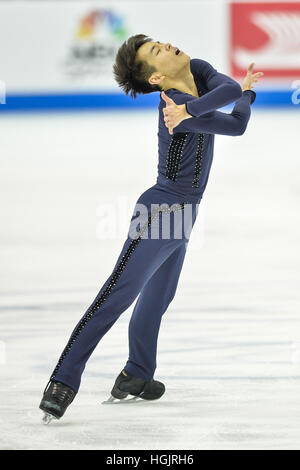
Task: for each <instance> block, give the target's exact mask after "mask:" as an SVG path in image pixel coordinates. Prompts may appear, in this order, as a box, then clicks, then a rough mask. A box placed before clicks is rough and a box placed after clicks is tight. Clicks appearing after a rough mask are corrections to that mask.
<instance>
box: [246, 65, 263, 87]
mask: <svg viewBox="0 0 300 470" xmlns="http://www.w3.org/2000/svg"><path fill="white" fill-rule="evenodd" d="M254 65H255V63H254V62H252V63H251V64H250V65H249V67H248V69H247V74H246V77H245V78H244V80H243V83H242V91H245V90H251V89H252V88H253V85H254V83H256V82H258V79H259V78H260V77H262V76H263V74H264V73H263V72H256V73H252V72H253V68H254Z"/></svg>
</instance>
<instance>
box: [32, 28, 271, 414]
mask: <svg viewBox="0 0 300 470" xmlns="http://www.w3.org/2000/svg"><path fill="white" fill-rule="evenodd" d="M253 66H254V64H251V65H250V66H249V68H248V71H247V75H246V78H245V79H244V81H243V83H242V88H241V86H240V85H239V84H238V83H237V82H235V81H234V80H232V79H231V78H230V77H228V76H226V75H223V74H221V73H218V72H217V71H216V70H215V69H214V68H213V67H212V66H211V65H210V64H209V63H208V62H206V61H204V60H201V59H197V58H195V59H190V57H189V56H188V55H187V54H185V53H184V52H182V51H179V49H177V47H174V46H172V45H171V44H169V43H160V42H159V41H156V42H153V41H152V40H151V39H150V38H149V37H147V36H146V35H144V34H138V35H135V36H132V37H130V38H129V39H128V40H127V41H125V42H124V43H123V44H122V46H121V47H120V48H119V50H118V53H117V55H116V62H115V64H114V69H113V70H114V75H115V79H116V81H117V83H118V84H119V86H120V87H121V88H122V89H123V91H124V92H125V93H126V95H128V93H130V94H131V96H132V97H133V98H136V94H137V93H141V94H147V93H152V92H155V91H159V92H161V99H160V103H159V106H158V109H159V129H158V138H159V140H158V145H159V148H158V151H159V164H158V176H157V180H156V184H154V185H153V186H151V187H150V188H148V189H147V190H146V191H145V192H144V193H142V194H141V195H140V197H139V198H138V200H137V202H136V206H135V210H134V211H133V215H132V218H131V226H132V224H136V222H137V221H138V220H140V219H138V218H137V217H136V211H137V210H138V211H140V212H141V207H142V208H145V211H144V216H145V217H144V221H143V223H141V222H140V223H139V227H140V228H139V230H138V231H135V233H134V235H133V234H132V232H133V230H132V228H130V230H129V232H128V236H127V239H126V240H125V243H124V245H123V248H122V250H121V253H120V255H119V257H118V259H117V262H116V264H115V266H114V268H113V271H112V273H111V275H110V276H109V277H108V279H107V280H106V282H105V283H104V284H103V286H102V288H101V289H100V291H99V293H98V294H97V296H96V298H95V299H94V301H93V303H92V304H91V305H90V307H89V308H88V309H87V311H86V313H85V314H84V316H83V317H82V318H81V320H80V321H79V322H78V324H77V325H76V327H75V328H74V330H73V332H72V334H71V336H70V339H69V341H68V343H67V345H66V347H65V349H64V350H63V352H62V354H61V356H60V358H59V360H58V363H57V365H56V367H55V369H54V371H53V373H52V374H51V376H50V380H49V382H48V384H47V386H46V388H45V391H44V395H43V398H42V401H41V403H40V408H41V409H42V410H43V411H44V412H45V416H44V422H45V423H48V422H49V421H50V420H51V419H52V418H53V417H55V418H57V419H59V418H61V417H62V416H63V414H64V412H65V410H66V408H67V407H68V406H69V405H70V403H71V402H72V401H73V399H74V397H75V395H76V394H77V392H78V389H79V386H80V382H81V375H82V373H83V371H84V368H85V365H86V362H87V360H88V359H89V357H90V355H91V354H92V352H93V350H94V349H95V347H96V346H97V344H98V343H99V341H100V339H101V338H102V337H103V335H104V334H105V333H107V331H108V330H109V329H110V328H111V327H112V325H113V324H114V323H115V322H116V321H117V319H118V318H119V316H120V315H121V314H122V313H123V312H124V311H125V310H126V309H127V308H128V307H129V306H130V305H131V304H132V303H133V302H134V300H135V299H136V297H137V296H138V295H139V297H138V300H137V302H136V304H135V307H134V310H133V313H132V316H131V319H130V323H129V357H128V360H127V362H126V364H125V366H124V368H123V370H122V371H121V372H120V374H119V375H118V377H117V378H116V381H115V384H114V386H113V388H112V391H111V395H112V396H111V398H110V400H112V401H113V400H115V399H119V400H124V399H125V398H126V397H127V396H128V395H132V396H134V397H135V398H136V397H139V398H142V399H145V400H155V399H158V398H160V397H161V396H162V395H163V393H164V392H165V386H164V384H163V383H162V382H159V381H157V380H154V379H153V376H154V371H155V369H156V351H157V338H158V333H159V328H160V323H161V317H162V315H163V314H164V312H165V311H166V310H167V308H168V305H169V304H170V302H171V301H172V299H173V298H174V295H175V292H176V288H177V284H178V280H179V276H180V272H181V269H182V266H183V262H184V258H185V254H186V248H187V245H188V240H189V235H190V232H191V230H192V227H193V225H194V223H195V220H196V216H197V210H198V205H199V203H200V200H201V198H202V195H203V192H204V190H205V187H206V184H207V180H208V176H209V172H210V167H211V164H212V159H213V146H214V134H223V135H231V136H238V135H242V134H243V133H244V132H245V129H246V127H247V123H248V120H249V118H250V104H251V103H253V101H254V100H255V97H256V94H255V92H254V91H252V90H251V88H252V87H253V84H254V83H255V82H257V80H258V78H259V77H260V76H261V75H262V73H261V72H258V73H256V74H253V73H252V70H253ZM234 101H236V103H235V106H234V108H233V111H232V112H231V113H230V114H226V113H222V112H220V111H216V110H217V109H218V108H221V107H222V106H225V105H227V104H229V103H232V102H234ZM153 205H155V209H153ZM157 207H158V208H157ZM137 208H138V209H137ZM178 215H179V216H180V217H179V218H178ZM186 215H189V216H190V220H189V224H190V225H189V230H188V233H186V231H185V230H184V232H185V233H184V235H183V236H182V229H183V228H184V227H183V225H184V224H183V221H184V220H186V217H185V216H186ZM166 216H168V217H169V221H170V224H171V226H172V227H171V230H170V232H169V234H168V237H165V236H163V237H162V235H161V224H162V222H163V220H165V217H166ZM149 229H150V230H149ZM153 229H155V230H156V234H158V236H153V235H152V234H153ZM179 232H180V233H181V237H179V236H178V233H179ZM135 398H133V399H135ZM125 401H127V400H125Z"/></svg>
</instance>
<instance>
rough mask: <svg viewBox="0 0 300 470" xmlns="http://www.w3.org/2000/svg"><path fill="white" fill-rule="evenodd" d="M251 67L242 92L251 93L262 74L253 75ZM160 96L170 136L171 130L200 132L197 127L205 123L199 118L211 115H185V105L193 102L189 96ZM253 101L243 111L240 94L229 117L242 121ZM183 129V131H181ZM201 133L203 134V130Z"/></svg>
mask: <svg viewBox="0 0 300 470" xmlns="http://www.w3.org/2000/svg"><path fill="white" fill-rule="evenodd" d="M253 67H254V63H251V64H250V65H249V67H248V69H247V74H246V77H245V78H244V80H243V83H242V92H245V91H249V92H251V91H252V90H251V89H252V87H253V85H254V83H256V82H257V81H258V79H259V77H261V76H262V75H263V72H257V73H253ZM253 94H254V92H253ZM253 94H252V93H249V95H250V96H253ZM161 96H162V98H163V100H164V101H165V103H166V106H165V107H164V108H162V111H163V115H164V121H165V126H166V127H167V128H168V130H169V133H170V134H173V129H176V132H186V130H190V131H194V132H201V129H200V127H198V126H199V125H200V124H201V125H202V124H204V122H205V121H202V119H201V118H205V119H208V117H211V116H212V115H213V113H212V112H211V113H205V114H204V115H201V116H198V117H192V116H191V115H190V114H189V113H187V111H186V103H187V102H190V100H193V98H192V97H191V95H189V94H187V93H175V94H174V95H173V99H172V98H170V97H169V96H167V95H166V94H165V93H164V92H162V93H161ZM245 96H247V93H245ZM249 99H250V98H249V97H248V100H249ZM240 100H241V101H240ZM253 101H254V98H253ZM253 101H252V100H250V103H249V102H248V108H249V109H248V111H247V106H246V108H245V109H244V106H243V105H247V98H246V99H245V98H244V93H242V96H241V97H240V98H239V100H238V101H237V105H238V107H237V108H236V106H235V107H234V110H233V112H232V113H231V116H232V115H233V117H238V116H239V115H242V116H243V119H244V118H245V113H246V114H247V112H249V113H250V106H249V104H251V102H253ZM241 106H242V107H241ZM214 113H216V114H215V116H221V115H223V113H221V115H219V114H218V113H217V112H216V111H214ZM249 117H250V114H249ZM249 117H248V119H249ZM188 121H190V123H188ZM247 122H248V121H247ZM183 129H185V130H184V131H183ZM218 129H219V128H218ZM202 131H203V132H205V130H204V129H203V130H202ZM207 132H208V131H207ZM210 132H211V133H212V132H213V131H210ZM215 133H220V131H218V132H217V131H216V132H215ZM232 135H233V134H232Z"/></svg>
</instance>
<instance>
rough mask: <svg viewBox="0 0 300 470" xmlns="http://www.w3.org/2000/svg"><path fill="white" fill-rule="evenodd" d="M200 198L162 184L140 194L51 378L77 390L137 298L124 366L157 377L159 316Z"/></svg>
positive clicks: (176, 277)
mask: <svg viewBox="0 0 300 470" xmlns="http://www.w3.org/2000/svg"><path fill="white" fill-rule="evenodd" d="M199 200H200V199H199V198H198V199H197V198H196V197H195V196H192V197H190V196H188V195H184V194H180V193H175V192H170V191H169V190H164V189H163V187H161V186H160V185H158V184H155V185H154V186H152V187H151V188H149V189H147V190H146V191H145V192H144V193H142V194H141V195H140V197H139V198H138V200H137V202H136V205H135V209H134V212H133V215H132V217H131V221H130V226H129V231H128V235H127V239H126V240H125V242H124V245H123V247H122V249H121V252H120V255H119V257H118V259H117V262H116V264H115V266H114V268H113V271H112V273H111V275H110V276H109V277H108V278H107V280H106V281H105V283H104V284H103V286H102V287H101V289H100V291H99V292H98V294H97V296H96V298H95V299H94V301H93V303H92V304H91V305H90V307H89V308H88V309H87V311H86V312H85V314H84V315H83V317H82V318H81V319H80V321H79V322H78V323H77V325H76V327H75V328H74V330H73V332H72V334H71V336H70V339H69V341H68V343H67V345H66V347H65V348H64V350H63V352H62V354H61V356H60V358H59V360H58V363H57V365H56V367H55V369H54V371H53V373H52V375H51V380H57V381H60V382H62V383H65V384H66V385H69V386H70V387H72V388H73V389H74V390H75V392H77V391H78V389H79V387H80V383H81V376H82V373H83V371H84V368H85V365H86V362H87V360H88V359H89V357H90V356H91V354H92V352H93V351H94V349H95V347H96V346H97V344H98V343H99V341H100V340H101V338H102V337H103V336H104V335H105V334H106V333H107V332H108V330H109V329H110V328H111V327H112V325H113V324H114V323H115V322H116V321H117V319H118V318H119V316H120V315H121V314H122V313H123V312H124V311H125V310H127V309H128V308H129V307H130V305H131V304H132V303H133V302H134V300H135V299H136V298H137V297H138V299H137V301H136V304H135V306H134V310H133V313H132V316H131V319H130V323H129V357H128V360H127V363H126V365H125V366H124V368H125V370H126V371H127V372H128V373H129V374H132V375H134V376H136V377H140V378H142V379H144V380H147V381H148V380H151V379H152V378H153V375H154V372H155V369H156V354H157V339H158V334H159V328H160V324H161V318H162V315H163V314H164V313H165V311H166V310H167V308H168V306H169V304H170V302H171V301H172V299H173V298H174V295H175V292H176V288H177V284H178V280H179V276H180V273H181V269H182V266H183V262H184V258H185V254H186V249H187V246H188V241H189V236H190V233H191V230H192V227H193V225H194V222H195V220H196V216H197V212H198V203H199ZM137 214H138V215H137Z"/></svg>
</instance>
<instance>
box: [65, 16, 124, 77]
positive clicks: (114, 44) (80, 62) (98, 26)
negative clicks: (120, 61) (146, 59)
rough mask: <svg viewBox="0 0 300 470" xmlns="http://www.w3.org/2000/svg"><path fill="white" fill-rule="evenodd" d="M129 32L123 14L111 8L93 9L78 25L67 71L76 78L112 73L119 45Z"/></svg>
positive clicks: (69, 54)
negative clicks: (118, 13)
mask: <svg viewBox="0 0 300 470" xmlns="http://www.w3.org/2000/svg"><path fill="white" fill-rule="evenodd" d="M127 36H128V32H127V29H126V28H125V26H124V20H123V18H122V17H121V16H120V15H117V14H116V13H115V12H114V11H112V10H111V9H97V10H92V11H89V12H88V13H87V14H86V15H84V16H82V17H81V18H79V20H78V22H77V24H76V25H75V27H74V33H73V38H72V42H71V45H70V48H69V52H68V57H67V59H66V60H65V63H64V69H65V72H66V73H67V75H69V76H72V77H73V78H76V77H77V78H83V77H97V78H99V74H101V75H102V76H103V75H111V68H112V62H113V60H114V58H115V55H116V52H117V49H118V48H119V46H120V45H121V43H122V42H123V41H124V40H125V38H126V37H127Z"/></svg>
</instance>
